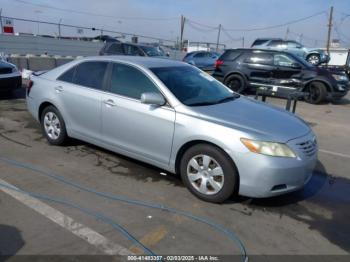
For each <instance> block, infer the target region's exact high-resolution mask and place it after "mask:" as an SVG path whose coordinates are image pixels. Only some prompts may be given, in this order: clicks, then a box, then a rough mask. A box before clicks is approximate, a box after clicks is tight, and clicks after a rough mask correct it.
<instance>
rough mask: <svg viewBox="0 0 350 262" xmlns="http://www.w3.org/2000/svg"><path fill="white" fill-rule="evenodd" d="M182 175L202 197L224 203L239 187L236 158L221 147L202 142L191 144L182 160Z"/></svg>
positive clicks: (192, 190) (195, 192) (188, 184)
mask: <svg viewBox="0 0 350 262" xmlns="http://www.w3.org/2000/svg"><path fill="white" fill-rule="evenodd" d="M180 173H181V178H182V181H183V182H184V184H185V185H186V187H187V188H188V189H189V190H190V191H191V192H192V193H193V194H194V195H196V196H197V197H198V198H200V199H203V200H205V201H208V202H214V203H221V202H223V201H225V200H226V199H228V198H229V197H230V196H231V195H232V194H233V193H234V192H235V190H236V186H237V181H238V173H237V170H236V167H235V165H234V164H233V162H232V160H231V159H230V158H229V157H228V156H227V155H226V154H225V153H224V152H223V151H222V150H221V149H219V148H216V147H215V146H212V145H207V144H199V145H195V146H193V147H191V148H189V149H188V150H187V151H186V152H185V154H184V155H183V157H182V159H181V163H180Z"/></svg>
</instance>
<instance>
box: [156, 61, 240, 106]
mask: <svg viewBox="0 0 350 262" xmlns="http://www.w3.org/2000/svg"><path fill="white" fill-rule="evenodd" d="M151 71H152V72H153V73H154V74H155V75H156V76H157V77H158V78H159V79H160V80H161V81H162V82H163V83H164V84H165V85H166V86H167V87H168V89H169V90H170V91H171V92H172V93H173V94H174V95H175V96H176V97H177V99H179V100H180V102H181V103H183V104H185V105H187V106H202V105H213V104H218V103H224V102H227V101H231V100H234V99H235V98H238V97H239V95H238V94H235V93H232V92H231V91H230V90H229V89H228V88H226V87H225V86H224V85H223V84H221V83H220V82H218V81H217V80H215V79H214V78H213V77H211V76H210V75H208V74H207V73H205V72H203V71H201V70H199V69H196V68H194V67H191V66H177V67H160V68H151Z"/></svg>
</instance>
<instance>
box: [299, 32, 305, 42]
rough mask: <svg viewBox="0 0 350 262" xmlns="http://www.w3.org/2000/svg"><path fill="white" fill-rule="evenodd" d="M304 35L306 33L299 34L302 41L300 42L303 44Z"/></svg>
mask: <svg viewBox="0 0 350 262" xmlns="http://www.w3.org/2000/svg"><path fill="white" fill-rule="evenodd" d="M303 37H304V35H303V34H300V35H299V42H300V44H302V43H303Z"/></svg>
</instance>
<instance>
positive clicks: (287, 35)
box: [285, 27, 289, 40]
mask: <svg viewBox="0 0 350 262" xmlns="http://www.w3.org/2000/svg"><path fill="white" fill-rule="evenodd" d="M288 37H289V27H287V31H286V37H285V40H288Z"/></svg>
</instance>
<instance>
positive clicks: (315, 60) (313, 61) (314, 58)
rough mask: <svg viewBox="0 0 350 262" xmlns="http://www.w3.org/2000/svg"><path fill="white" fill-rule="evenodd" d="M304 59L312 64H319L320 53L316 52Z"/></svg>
mask: <svg viewBox="0 0 350 262" xmlns="http://www.w3.org/2000/svg"><path fill="white" fill-rule="evenodd" d="M306 61H308V62H309V63H310V64H312V65H316V66H317V65H319V64H320V63H321V58H320V55H318V54H311V55H309V56H308V57H307V58H306Z"/></svg>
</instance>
